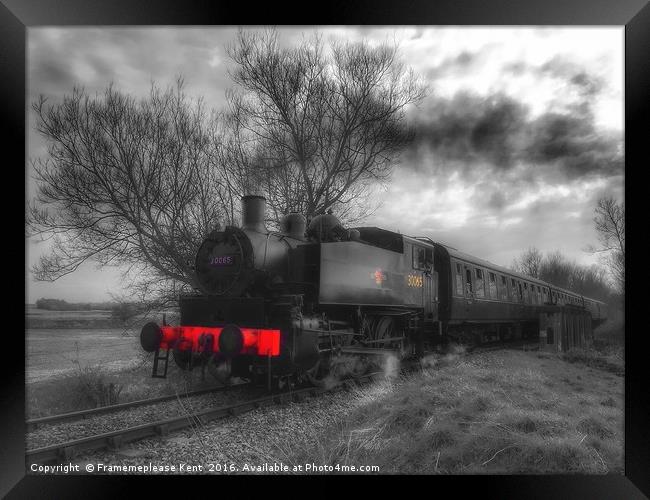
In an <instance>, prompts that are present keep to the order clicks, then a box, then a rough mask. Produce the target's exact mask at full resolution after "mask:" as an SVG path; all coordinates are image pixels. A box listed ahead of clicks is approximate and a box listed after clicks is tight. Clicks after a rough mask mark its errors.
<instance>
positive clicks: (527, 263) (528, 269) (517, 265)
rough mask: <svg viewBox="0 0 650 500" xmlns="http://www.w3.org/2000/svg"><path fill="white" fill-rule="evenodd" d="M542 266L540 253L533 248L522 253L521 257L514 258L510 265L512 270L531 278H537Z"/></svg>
mask: <svg viewBox="0 0 650 500" xmlns="http://www.w3.org/2000/svg"><path fill="white" fill-rule="evenodd" d="M541 265H542V252H540V251H539V250H538V249H537V248H535V247H530V248H528V250H526V251H524V252H523V253H522V254H521V256H519V257H518V258H515V259H514V261H513V263H512V268H513V269H514V270H515V271H517V272H520V273H522V274H526V275H528V276H531V277H533V278H539V273H540V270H541Z"/></svg>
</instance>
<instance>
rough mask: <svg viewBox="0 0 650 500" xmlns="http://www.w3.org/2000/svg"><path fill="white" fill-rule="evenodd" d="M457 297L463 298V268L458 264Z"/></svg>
mask: <svg viewBox="0 0 650 500" xmlns="http://www.w3.org/2000/svg"><path fill="white" fill-rule="evenodd" d="M456 295H460V296H461V297H462V296H463V267H462V266H461V265H460V264H459V263H458V262H456Z"/></svg>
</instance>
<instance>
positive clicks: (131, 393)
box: [26, 357, 218, 418]
mask: <svg viewBox="0 0 650 500" xmlns="http://www.w3.org/2000/svg"><path fill="white" fill-rule="evenodd" d="M143 358H144V357H143ZM151 366H152V361H151V359H143V362H142V363H140V364H138V365H136V366H132V367H129V368H125V369H121V370H107V369H105V368H102V367H101V366H97V365H92V364H83V363H81V365H79V364H78V363H77V364H75V367H74V370H72V371H71V372H69V373H66V375H64V376H63V377H56V378H49V379H46V380H41V381H38V382H33V383H30V384H27V386H26V395H27V417H28V418H37V417H42V416H46V415H53V414H59V413H66V412H71V411H77V410H85V409H89V408H97V407H99V406H106V405H111V404H117V403H124V402H127V401H137V400H140V399H147V398H152V397H156V396H162V395H166V394H183V393H185V392H188V391H193V390H198V389H202V388H208V387H213V386H215V385H218V384H217V383H216V382H215V380H214V378H212V377H211V376H210V374H209V373H207V372H206V376H205V380H204V381H202V380H201V374H200V370H198V369H197V370H194V371H192V372H184V371H182V370H180V369H178V368H177V367H176V366H175V365H174V362H173V361H172V360H170V365H169V373H168V378H167V379H154V378H151Z"/></svg>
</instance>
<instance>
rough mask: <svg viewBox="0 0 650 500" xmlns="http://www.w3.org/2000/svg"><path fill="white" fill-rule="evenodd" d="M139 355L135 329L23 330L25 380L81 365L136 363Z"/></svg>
mask: <svg viewBox="0 0 650 500" xmlns="http://www.w3.org/2000/svg"><path fill="white" fill-rule="evenodd" d="M141 354H142V348H141V347H140V343H139V339H138V336H137V335H136V334H135V332H130V333H129V334H128V335H123V330H122V329H119V328H118V329H94V330H80V329H76V328H75V329H63V328H52V329H47V328H35V329H28V330H27V332H26V357H25V369H26V381H27V383H30V382H34V381H37V380H43V379H45V378H49V377H53V376H62V375H65V374H66V373H70V372H72V371H73V370H74V369H75V368H76V366H77V362H79V363H80V364H81V365H82V366H86V365H90V366H100V367H102V368H105V369H107V370H109V371H114V370H118V369H120V368H124V367H125V366H129V365H132V364H133V363H136V362H137V360H138V359H139V356H141Z"/></svg>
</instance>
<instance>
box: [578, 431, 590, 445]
mask: <svg viewBox="0 0 650 500" xmlns="http://www.w3.org/2000/svg"><path fill="white" fill-rule="evenodd" d="M588 435H589V434H585V435H584V436H582V439H581V440H580V442H579V443H578V446H580V445H581V444H582V442H583V441H584V440H585V438H586V437H587V436H588Z"/></svg>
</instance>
